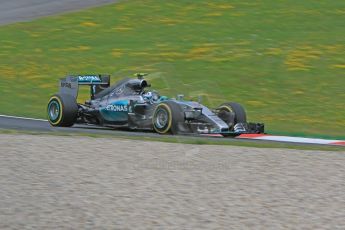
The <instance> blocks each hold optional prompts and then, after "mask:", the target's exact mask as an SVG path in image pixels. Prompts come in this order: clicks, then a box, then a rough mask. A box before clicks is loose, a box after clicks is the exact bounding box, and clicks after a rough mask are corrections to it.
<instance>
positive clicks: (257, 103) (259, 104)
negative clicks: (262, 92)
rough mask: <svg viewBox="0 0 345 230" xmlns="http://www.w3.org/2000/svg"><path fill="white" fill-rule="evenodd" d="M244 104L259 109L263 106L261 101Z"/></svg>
mask: <svg viewBox="0 0 345 230" xmlns="http://www.w3.org/2000/svg"><path fill="white" fill-rule="evenodd" d="M246 104H248V105H251V106H254V107H260V106H264V105H265V103H264V102H263V101H246Z"/></svg>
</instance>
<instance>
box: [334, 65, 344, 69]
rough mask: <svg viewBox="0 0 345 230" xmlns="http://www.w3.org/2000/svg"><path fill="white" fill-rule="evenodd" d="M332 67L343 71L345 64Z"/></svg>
mask: <svg viewBox="0 0 345 230" xmlns="http://www.w3.org/2000/svg"><path fill="white" fill-rule="evenodd" d="M332 67H334V68H340V69H345V64H336V65H333V66H332Z"/></svg>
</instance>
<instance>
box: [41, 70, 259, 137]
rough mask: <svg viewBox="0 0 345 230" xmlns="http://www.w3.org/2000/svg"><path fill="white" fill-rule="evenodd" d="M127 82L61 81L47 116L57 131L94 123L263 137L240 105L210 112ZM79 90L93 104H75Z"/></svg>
mask: <svg viewBox="0 0 345 230" xmlns="http://www.w3.org/2000/svg"><path fill="white" fill-rule="evenodd" d="M146 75H147V74H144V73H138V74H136V78H125V79H123V80H121V81H119V82H117V83H116V84H115V85H113V86H110V76H109V75H75V76H73V75H72V76H67V77H66V78H63V79H61V81H60V93H59V94H56V95H54V96H52V97H51V99H50V101H49V103H48V107H47V114H48V120H49V122H50V123H51V124H52V125H53V126H72V125H73V124H75V123H80V124H92V125H100V126H106V127H113V128H126V129H132V130H152V131H155V132H157V133H160V134H167V133H172V134H190V133H194V134H222V135H224V136H230V135H239V134H243V133H263V132H264V124H262V123H248V122H247V117H246V112H245V110H244V108H243V107H242V105H240V104H238V103H235V102H227V103H223V104H221V105H220V106H218V107H217V108H214V109H210V108H208V107H207V106H205V105H202V104H201V101H198V102H196V101H188V100H184V99H183V95H179V96H178V97H177V98H178V99H171V98H168V97H165V96H161V95H159V94H158V93H157V92H156V91H154V90H147V89H148V88H149V87H150V86H151V85H150V84H149V83H148V82H147V81H146V80H145V79H144V76H146ZM80 85H88V86H89V87H90V100H87V101H85V103H77V102H76V99H77V97H78V91H79V86H80Z"/></svg>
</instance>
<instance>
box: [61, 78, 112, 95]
mask: <svg viewBox="0 0 345 230" xmlns="http://www.w3.org/2000/svg"><path fill="white" fill-rule="evenodd" d="M79 85H89V86H90V97H91V100H93V99H94V98H95V95H96V94H97V93H99V92H101V91H102V90H104V89H106V88H108V87H109V86H110V76H109V75H70V76H67V77H65V78H62V79H60V93H61V94H69V95H71V96H73V97H74V98H76V99H77V97H78V91H79Z"/></svg>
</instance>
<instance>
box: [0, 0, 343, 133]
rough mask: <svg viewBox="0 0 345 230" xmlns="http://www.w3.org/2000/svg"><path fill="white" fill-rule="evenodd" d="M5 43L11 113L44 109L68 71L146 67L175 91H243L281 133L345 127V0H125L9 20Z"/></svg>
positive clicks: (209, 99) (157, 82)
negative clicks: (106, 4)
mask: <svg viewBox="0 0 345 230" xmlns="http://www.w3.org/2000/svg"><path fill="white" fill-rule="evenodd" d="M0 48H1V49H0V76H1V77H0V92H1V101H0V113H1V114H9V115H21V116H31V117H39V118H44V117H45V109H46V103H47V101H48V99H49V96H50V95H51V94H53V93H55V92H56V91H57V79H59V78H60V77H63V76H64V75H66V74H73V73H74V74H76V73H78V74H79V73H80V74H90V73H108V74H112V75H113V76H114V77H113V78H112V82H114V81H116V80H117V79H120V78H122V77H123V76H127V75H131V74H133V73H135V72H138V71H141V72H149V73H151V75H150V77H149V79H150V80H151V82H152V85H153V86H154V88H155V89H157V90H159V91H160V92H161V93H162V94H166V95H168V96H174V95H176V94H177V93H184V94H185V95H186V96H187V98H191V99H196V97H197V95H203V96H204V102H205V103H206V104H208V105H210V106H217V105H218V104H219V103H221V102H223V101H237V102H240V103H242V104H244V105H245V107H246V109H247V111H248V117H249V119H250V120H253V121H262V122H265V123H266V126H267V129H268V130H267V131H268V132H270V133H276V134H295V135H307V136H329V137H339V138H343V137H345V131H344V130H345V119H344V117H345V116H344V115H345V110H344V108H345V88H344V85H345V2H344V1H341V0H334V1H311V0H310V1H297V0H290V1H273V0H262V1H252V0H246V1H217V2H215V1H197V2H196V1H195V2H194V1H178V2H175V1H159V0H151V1H146V0H145V1H136V0H133V1H122V2H120V3H117V4H113V5H109V6H104V7H99V8H94V9H89V10H84V11H80V12H77V13H70V14H66V15H61V16H54V17H48V18H44V19H39V20H35V21H33V22H28V23H17V24H12V25H8V26H2V27H0ZM85 98H86V91H84V92H83V95H82V99H85Z"/></svg>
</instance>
